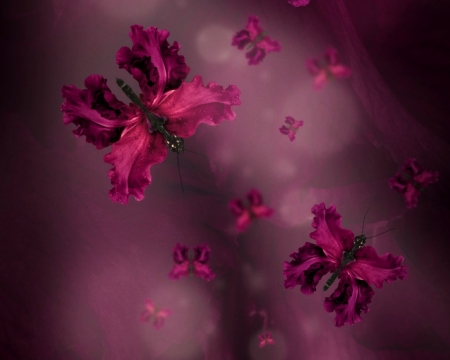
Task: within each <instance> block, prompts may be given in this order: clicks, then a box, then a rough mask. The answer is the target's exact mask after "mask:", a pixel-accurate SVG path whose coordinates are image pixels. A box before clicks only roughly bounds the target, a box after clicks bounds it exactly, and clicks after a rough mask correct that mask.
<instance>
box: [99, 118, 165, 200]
mask: <svg viewBox="0 0 450 360" xmlns="http://www.w3.org/2000/svg"><path fill="white" fill-rule="evenodd" d="M166 156H167V147H166V144H165V140H164V138H163V136H162V135H161V134H159V133H152V134H151V133H150V132H149V130H148V122H147V120H146V118H144V117H143V116H142V117H141V119H140V121H139V122H138V123H137V124H135V125H134V126H130V127H127V128H126V129H125V130H124V132H123V133H122V137H121V138H120V140H119V141H118V142H116V143H114V144H113V149H112V151H111V152H110V153H109V154H107V155H105V158H104V160H105V162H107V163H109V164H111V165H113V166H114V167H113V168H112V169H111V170H109V172H108V176H109V178H110V179H111V184H113V185H114V188H112V189H111V190H110V191H109V197H110V198H111V199H112V200H113V201H116V202H121V203H123V204H126V203H128V198H129V196H130V195H133V196H134V197H135V198H136V200H138V201H140V200H142V199H143V198H144V190H145V188H146V187H147V186H148V185H150V183H151V176H150V167H151V166H152V165H154V164H158V163H160V162H162V161H163V160H164V159H165V158H166Z"/></svg>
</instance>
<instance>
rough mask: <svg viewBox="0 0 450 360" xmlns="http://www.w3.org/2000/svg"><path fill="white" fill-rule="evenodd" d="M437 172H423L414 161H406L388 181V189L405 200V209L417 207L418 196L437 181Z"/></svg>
mask: <svg viewBox="0 0 450 360" xmlns="http://www.w3.org/2000/svg"><path fill="white" fill-rule="evenodd" d="M438 178H439V173H438V172H437V171H428V170H423V168H422V166H421V165H420V164H419V163H418V162H417V160H416V159H407V160H406V161H405V163H404V165H403V166H402V169H401V170H400V171H399V172H398V173H397V174H396V175H395V176H394V177H392V178H390V179H389V187H390V188H391V189H393V190H395V191H397V192H398V193H400V194H402V195H403V197H404V198H405V202H406V207H407V208H408V209H411V208H413V207H416V206H417V200H418V199H419V195H420V193H421V192H422V191H424V190H425V188H426V187H427V186H428V185H430V184H432V183H435V182H436V181H438Z"/></svg>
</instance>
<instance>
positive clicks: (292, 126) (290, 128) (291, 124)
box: [280, 116, 303, 141]
mask: <svg viewBox="0 0 450 360" xmlns="http://www.w3.org/2000/svg"><path fill="white" fill-rule="evenodd" d="M285 123H286V124H287V126H286V125H283V126H282V127H280V133H282V134H284V135H287V136H288V137H289V139H290V140H291V141H294V140H295V134H296V133H297V131H298V129H299V128H300V126H302V125H303V120H295V119H294V118H293V117H292V116H286V120H285Z"/></svg>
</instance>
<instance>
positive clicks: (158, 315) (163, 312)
mask: <svg viewBox="0 0 450 360" xmlns="http://www.w3.org/2000/svg"><path fill="white" fill-rule="evenodd" d="M171 313H172V311H170V309H159V308H158V307H157V306H155V305H154V304H153V302H152V301H151V300H150V299H147V300H145V310H144V311H143V312H142V314H141V321H144V322H149V321H152V322H153V326H154V327H155V328H157V329H161V327H162V326H163V325H164V320H165V319H166V317H168V316H169V315H170V314H171Z"/></svg>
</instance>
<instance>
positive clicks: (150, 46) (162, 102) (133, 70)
mask: <svg viewBox="0 0 450 360" xmlns="http://www.w3.org/2000/svg"><path fill="white" fill-rule="evenodd" d="M169 35H170V33H169V32H168V31H166V30H158V29H157V28H156V27H150V28H148V29H146V30H144V28H143V27H142V26H139V25H133V26H131V32H130V38H131V40H132V42H133V46H132V48H131V49H130V48H128V47H122V48H121V49H119V51H118V52H117V54H116V62H117V64H118V65H119V68H123V69H125V70H127V71H128V72H129V73H130V74H131V75H132V76H133V78H134V79H135V80H136V81H137V82H138V83H139V87H140V89H141V92H142V94H141V95H140V99H141V102H142V103H143V104H144V106H145V107H146V108H147V110H148V111H149V112H151V113H152V114H153V115H155V116H157V117H159V118H161V119H162V120H163V121H165V122H164V126H165V128H166V130H167V131H168V132H169V133H170V134H172V135H176V136H178V137H179V138H188V137H190V136H192V135H193V134H194V132H195V131H196V129H197V127H198V125H199V124H200V123H206V124H208V125H218V124H219V123H220V122H222V121H223V120H232V119H234V118H235V113H234V112H233V111H232V110H231V106H233V105H240V99H239V95H240V91H239V89H238V88H237V87H236V86H233V85H230V86H228V88H226V89H224V88H223V87H222V86H219V85H217V84H216V83H214V82H210V83H209V84H207V85H206V86H204V85H203V81H202V78H201V76H195V77H194V78H193V80H192V81H191V82H189V83H188V82H184V80H185V78H186V76H187V75H188V73H189V70H190V69H189V67H188V66H187V65H186V63H185V60H184V57H183V56H181V55H178V50H179V49H180V46H179V45H178V43H177V42H174V43H173V45H169V43H168V42H167V38H168V36H169ZM85 86H86V89H83V90H80V89H78V88H76V87H75V86H73V85H69V86H64V87H63V88H62V96H63V97H64V98H65V101H64V103H63V104H62V107H61V110H62V111H63V112H64V116H63V122H64V124H69V123H73V124H75V125H76V126H77V128H76V129H75V130H74V134H75V136H77V137H79V136H82V135H84V136H86V141H87V142H89V143H92V144H93V145H95V146H96V147H97V149H102V148H104V147H107V146H110V145H112V151H111V152H110V153H109V154H107V155H106V156H105V157H104V161H105V162H107V163H109V164H111V165H112V166H113V168H112V169H111V170H110V171H109V172H108V176H109V178H110V180H111V184H112V185H113V186H114V187H113V188H112V189H111V190H110V191H109V196H110V198H111V199H112V200H113V201H116V202H121V203H124V204H125V203H127V202H128V199H129V196H130V195H132V196H134V197H135V198H136V200H142V199H143V198H144V190H145V188H146V187H147V186H148V185H149V184H150V183H151V176H150V167H151V166H152V165H154V164H158V163H161V162H162V161H163V160H164V159H165V158H166V156H167V146H166V141H165V139H164V137H163V135H162V134H161V133H159V132H157V131H153V129H151V126H150V124H149V122H148V120H147V118H146V116H145V114H144V112H143V111H142V110H141V109H140V108H139V107H137V106H136V105H134V104H131V106H129V105H127V104H125V103H123V102H121V101H119V100H117V98H116V97H115V96H114V94H112V92H111V90H110V89H109V87H108V85H107V83H106V79H105V78H103V77H102V76H101V75H91V76H89V77H87V78H86V80H85Z"/></svg>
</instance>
